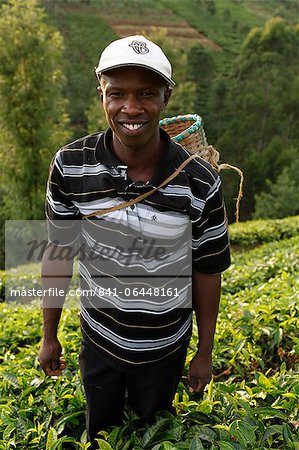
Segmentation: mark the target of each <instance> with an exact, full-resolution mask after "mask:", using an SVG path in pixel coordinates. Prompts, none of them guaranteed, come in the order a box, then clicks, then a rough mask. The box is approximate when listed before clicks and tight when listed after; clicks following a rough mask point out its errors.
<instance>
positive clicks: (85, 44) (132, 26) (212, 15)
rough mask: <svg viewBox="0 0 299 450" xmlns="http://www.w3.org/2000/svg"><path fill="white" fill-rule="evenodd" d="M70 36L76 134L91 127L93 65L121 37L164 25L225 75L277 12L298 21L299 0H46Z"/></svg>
mask: <svg viewBox="0 0 299 450" xmlns="http://www.w3.org/2000/svg"><path fill="white" fill-rule="evenodd" d="M43 4H44V5H45V7H46V9H47V11H48V14H49V16H50V20H51V22H52V23H53V24H54V25H55V26H56V27H57V28H58V29H59V30H60V31H61V33H62V34H63V36H64V39H65V69H66V74H67V78H68V87H67V92H66V94H67V96H68V98H69V101H70V108H69V111H70V114H71V120H72V125H73V127H74V135H75V137H77V136H79V135H80V134H82V133H84V132H85V131H86V118H85V111H86V109H87V108H88V106H89V105H90V102H91V101H92V99H94V98H95V96H96V92H95V84H96V83H95V78H94V74H93V68H94V67H95V65H96V64H97V59H98V55H99V53H100V52H101V50H102V49H103V48H104V47H105V46H106V45H107V44H108V43H109V42H110V41H111V40H113V39H114V38H116V37H117V36H120V37H121V36H126V35H129V34H136V33H140V32H143V33H145V34H146V33H147V32H149V31H151V30H152V27H157V28H160V27H162V28H165V29H166V30H167V35H168V36H169V37H170V38H173V39H174V40H175V44H176V46H177V47H178V48H181V49H184V51H185V50H188V49H189V48H190V47H191V46H192V45H194V43H196V42H199V43H200V44H201V45H202V46H203V47H204V48H205V49H207V50H208V51H210V52H211V53H212V56H213V57H214V60H215V65H216V69H217V71H218V72H219V73H221V74H224V75H226V74H227V73H228V72H229V69H230V67H231V64H232V61H233V59H234V58H235V57H236V55H237V54H238V52H239V49H240V46H241V44H242V41H243V39H244V37H245V36H246V34H247V33H248V31H249V30H250V29H251V28H252V27H255V26H262V25H263V24H264V23H265V21H266V20H267V19H268V18H269V17H271V16H272V15H273V14H274V13H275V12H278V13H279V14H281V15H283V16H284V17H285V18H286V19H287V20H289V21H290V22H292V23H293V22H294V21H295V20H296V17H298V13H299V0H293V1H291V2H284V5H282V6H281V5H280V2H277V1H275V0H264V1H263V2H262V3H261V2H258V1H256V0H252V1H251V0H226V1H223V0H214V1H206V0H197V1H191V0H157V1H156V0H142V1H141V0H124V1H122V0H114V1H113V2H108V1H106V0H43Z"/></svg>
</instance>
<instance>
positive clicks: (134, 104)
mask: <svg viewBox="0 0 299 450" xmlns="http://www.w3.org/2000/svg"><path fill="white" fill-rule="evenodd" d="M122 111H123V112H125V113H126V114H129V115H130V116H136V115H138V114H140V113H142V112H143V106H142V102H141V99H140V98H139V97H138V96H137V95H128V96H127V97H126V98H125V101H124V105H123V107H122Z"/></svg>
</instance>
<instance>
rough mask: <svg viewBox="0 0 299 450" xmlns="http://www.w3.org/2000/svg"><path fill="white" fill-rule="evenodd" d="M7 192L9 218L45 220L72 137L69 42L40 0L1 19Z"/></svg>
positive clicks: (6, 8) (19, 5) (14, 4)
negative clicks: (53, 177) (52, 182)
mask: <svg viewBox="0 0 299 450" xmlns="http://www.w3.org/2000/svg"><path fill="white" fill-rule="evenodd" d="M0 62H1V63H0V104H1V107H0V129H1V134H2V140H1V143H0V155H1V164H2V169H3V170H2V175H1V191H2V195H3V199H2V202H3V210H4V216H5V218H13V219H39V218H43V210H44V208H43V203H44V191H45V183H46V179H47V172H48V167H49V162H50V160H51V158H52V157H53V155H54V153H55V151H56V150H57V148H59V147H60V146H61V145H62V144H63V143H65V142H66V140H67V139H68V137H69V134H68V132H66V125H67V124H68V119H67V115H66V112H65V111H66V100H64V99H63V97H62V88H63V86H64V83H65V80H64V76H63V72H62V67H63V41H62V38H61V36H60V34H59V33H58V32H57V31H55V30H54V29H52V28H51V27H49V25H47V24H46V22H45V13H44V10H43V9H42V8H41V7H40V6H39V4H38V1H37V0H27V1H26V2H20V1H18V0H9V1H8V2H7V4H5V5H3V7H2V10H1V18H0Z"/></svg>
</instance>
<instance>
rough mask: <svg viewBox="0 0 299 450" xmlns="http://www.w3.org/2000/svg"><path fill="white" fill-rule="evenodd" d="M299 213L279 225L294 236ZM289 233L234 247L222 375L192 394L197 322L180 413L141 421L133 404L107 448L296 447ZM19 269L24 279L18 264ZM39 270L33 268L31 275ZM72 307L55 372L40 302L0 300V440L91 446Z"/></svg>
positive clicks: (297, 346) (103, 440)
mask: <svg viewBox="0 0 299 450" xmlns="http://www.w3.org/2000/svg"><path fill="white" fill-rule="evenodd" d="M294 219H295V218H291V219H288V220H284V221H276V223H277V224H278V223H280V226H281V227H282V228H283V229H284V230H285V234H286V235H287V229H288V227H289V233H290V234H292V233H293V231H294V230H293V229H292V227H293V225H292V223H293V221H294ZM258 224H260V225H261V230H262V225H263V224H266V221H264V222H262V221H256V222H253V226H255V227H257V225H258ZM240 225H242V228H243V231H244V233H245V227H247V228H248V229H249V232H248V233H247V235H250V233H252V230H250V223H247V224H240ZM270 225H271V226H273V221H270ZM233 227H235V225H234V226H233ZM297 227H298V218H297ZM270 228H271V227H270ZM282 237H283V235H281V236H280V240H279V241H278V240H277V241H275V242H269V243H266V244H264V245H262V246H260V247H259V248H255V249H253V250H250V251H246V252H241V253H240V252H238V253H234V254H233V264H232V266H231V268H230V269H229V270H228V271H226V272H225V274H224V280H223V297H222V302H221V306H220V311H219V322H218V327H217V334H216V339H215V348H214V359H213V361H214V381H212V382H211V383H210V385H209V386H208V388H207V390H206V391H205V392H204V394H203V396H202V397H201V398H200V396H199V395H198V394H190V393H189V392H188V391H187V389H186V387H185V385H184V383H185V380H186V373H187V368H188V364H189V362H190V360H191V358H192V357H193V355H194V352H195V351H196V347H197V335H196V329H195V328H194V335H193V338H192V340H191V343H190V348H189V351H188V355H187V361H186V368H185V375H184V377H183V381H182V382H181V383H180V385H179V387H178V390H177V393H176V396H175V399H174V406H175V409H176V413H177V414H176V416H175V417H174V416H172V415H171V414H170V413H166V412H161V413H160V414H158V415H157V417H156V421H155V423H153V424H151V425H141V424H140V421H139V419H138V418H137V417H136V416H135V415H134V414H133V413H131V412H130V411H129V410H126V414H127V416H126V420H125V422H124V424H123V426H121V427H115V428H112V429H109V430H106V431H102V432H101V433H100V434H99V440H98V441H99V445H100V448H102V449H115V450H124V449H131V450H142V449H143V450H162V449H164V450H165V449H168V450H169V449H171V450H183V449H184V450H200V449H210V450H211V449H214V450H219V449H220V450H221V449H222V450H234V449H235V450H243V449H245V448H248V449H253V448H254V449H263V450H264V449H272V448H276V449H281V450H285V449H294V450H296V449H297V447H298V446H297V443H298V439H299V435H298V427H297V423H298V422H297V415H298V401H299V390H298V379H299V378H298V371H297V366H298V362H299V361H298V351H299V340H298V333H297V330H298V326H299V319H298V317H299V310H298V304H297V294H298V289H299V284H298V283H299V279H298V269H299V259H298V254H299V251H298V250H299V238H298V233H297V235H295V236H294V237H291V238H290V239H284V240H282ZM13 270H14V274H15V276H16V278H17V274H18V269H13ZM20 270H21V271H22V273H23V272H24V268H21V269H20ZM32 270H34V268H33V266H32V267H30V268H29V269H28V274H29V273H31V272H32ZM36 270H37V269H36ZM77 300H78V299H75V301H77ZM71 306H72V308H70V309H68V308H66V309H64V311H63V315H62V319H61V323H60V330H59V337H60V339H61V341H62V344H63V348H64V351H65V357H66V359H67V363H68V367H67V369H66V371H65V372H64V374H63V375H62V377H60V378H58V379H57V380H55V379H51V378H47V377H45V376H44V375H43V374H42V372H41V369H40V368H39V367H38V363H37V360H36V355H37V352H38V347H39V340H40V336H41V313H40V308H39V303H38V302H37V301H34V302H32V303H31V304H30V305H28V306H25V305H20V304H13V303H11V304H4V303H3V304H1V305H0V348H1V352H0V353H1V355H2V356H1V366H0V376H1V379H2V381H1V384H0V394H1V395H0V398H1V400H0V404H1V415H0V430H1V433H2V435H0V436H1V437H0V448H3V449H7V450H8V449H11V448H20V449H21V448H28V449H36V450H39V449H41V448H45V449H47V448H48V449H63V448H75V449H87V448H88V444H87V443H86V432H85V431H84V409H85V402H84V397H83V392H82V387H81V383H80V378H79V376H78V363H77V355H78V349H79V346H80V333H79V315H78V310H77V305H76V303H73V305H71Z"/></svg>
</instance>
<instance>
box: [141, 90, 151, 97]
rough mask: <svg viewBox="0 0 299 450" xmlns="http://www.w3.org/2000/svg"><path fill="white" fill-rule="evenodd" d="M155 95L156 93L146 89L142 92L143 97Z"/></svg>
mask: <svg viewBox="0 0 299 450" xmlns="http://www.w3.org/2000/svg"><path fill="white" fill-rule="evenodd" d="M153 95H154V93H153V92H150V91H144V92H142V93H141V96H142V97H152V96H153Z"/></svg>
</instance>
